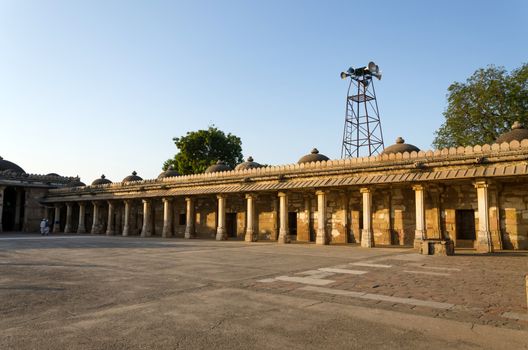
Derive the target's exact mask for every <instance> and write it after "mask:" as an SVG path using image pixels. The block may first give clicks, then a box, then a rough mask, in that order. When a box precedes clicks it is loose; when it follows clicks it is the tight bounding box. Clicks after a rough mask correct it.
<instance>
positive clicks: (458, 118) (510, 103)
mask: <svg viewBox="0 0 528 350" xmlns="http://www.w3.org/2000/svg"><path fill="white" fill-rule="evenodd" d="M447 91H448V94H447V102H448V105H447V108H446V110H445V112H444V117H445V121H444V123H443V124H442V126H441V127H440V128H439V129H438V130H437V131H436V132H435V139H434V141H433V146H434V147H435V148H443V147H456V146H471V145H476V144H484V143H493V142H494V141H495V139H496V138H497V137H498V136H499V135H500V134H502V133H503V132H505V131H509V130H510V129H511V126H512V125H513V123H514V122H515V121H520V122H521V123H523V124H524V125H527V124H528V64H523V65H522V66H521V67H520V68H518V69H515V70H513V71H512V72H511V73H510V74H508V72H507V71H506V70H505V69H504V67H496V66H493V65H491V66H488V67H486V68H481V69H478V70H477V71H475V73H473V75H472V76H471V77H469V78H468V79H467V81H466V82H465V83H459V82H455V83H453V84H451V85H450V86H449V88H448V89H447Z"/></svg>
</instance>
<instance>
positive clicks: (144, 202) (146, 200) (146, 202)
mask: <svg viewBox="0 0 528 350" xmlns="http://www.w3.org/2000/svg"><path fill="white" fill-rule="evenodd" d="M141 202H143V204H150V199H142V200H141Z"/></svg>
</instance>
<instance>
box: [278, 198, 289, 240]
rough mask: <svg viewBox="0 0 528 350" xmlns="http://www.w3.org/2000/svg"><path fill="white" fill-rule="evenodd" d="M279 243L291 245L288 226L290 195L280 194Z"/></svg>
mask: <svg viewBox="0 0 528 350" xmlns="http://www.w3.org/2000/svg"><path fill="white" fill-rule="evenodd" d="M277 242H278V243H290V227H289V224H288V194H287V193H285V192H279V237H277Z"/></svg>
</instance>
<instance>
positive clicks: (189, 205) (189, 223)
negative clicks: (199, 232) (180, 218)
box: [185, 197, 196, 238]
mask: <svg viewBox="0 0 528 350" xmlns="http://www.w3.org/2000/svg"><path fill="white" fill-rule="evenodd" d="M185 203H186V220H185V221H186V222H185V238H194V237H195V236H196V232H195V225H194V223H195V222H194V221H195V217H194V200H193V198H192V197H187V198H185Z"/></svg>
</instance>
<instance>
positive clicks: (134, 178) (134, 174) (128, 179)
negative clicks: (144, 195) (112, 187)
mask: <svg viewBox="0 0 528 350" xmlns="http://www.w3.org/2000/svg"><path fill="white" fill-rule="evenodd" d="M141 180H143V179H142V178H141V177H139V176H137V172H136V171H135V170H134V171H133V172H132V175H128V176H127V177H125V178H124V179H123V181H122V182H131V181H141Z"/></svg>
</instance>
